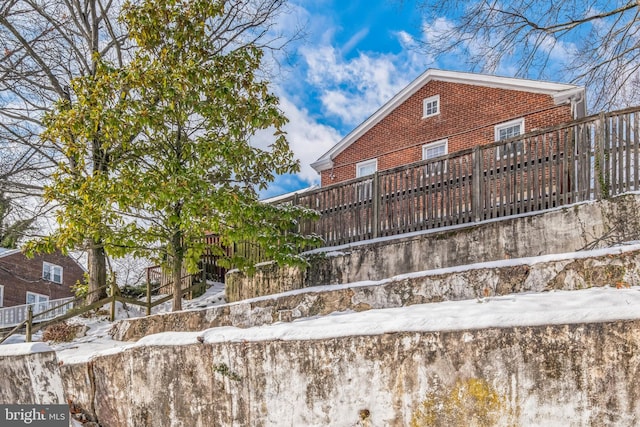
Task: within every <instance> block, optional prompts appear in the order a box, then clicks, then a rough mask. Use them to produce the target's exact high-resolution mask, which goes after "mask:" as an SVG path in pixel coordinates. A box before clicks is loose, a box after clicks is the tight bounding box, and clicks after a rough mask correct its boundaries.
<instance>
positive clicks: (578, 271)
mask: <svg viewBox="0 0 640 427" xmlns="http://www.w3.org/2000/svg"><path fill="white" fill-rule="evenodd" d="M606 285H610V286H622V287H627V286H640V244H634V245H625V246H619V247H615V248H607V249H600V250H592V251H583V252H578V253H569V254H562V255H547V256H539V257H531V258H520V259H511V260H503V261H494V262H489V263H481V264H475V265H468V266H459V267H452V268H448V269H440V270H431V271H423V272H417V273H409V274H404V275H400V276H396V277H392V278H389V279H385V280H381V281H377V282H372V281H366V282H359V283H351V284H348V285H332V286H316V287H311V288H304V289H299V290H295V291H289V292H285V293H282V294H277V295H270V296H265V297H259V298H254V299H251V300H246V301H241V302H237V303H233V304H226V305H221V306H215V307H211V308H207V309H200V310H190V311H183V312H179V313H165V314H158V315H154V316H148V317H140V318H134V319H124V320H121V321H119V322H117V323H116V324H115V325H114V327H113V328H112V331H111V333H112V335H113V337H114V338H115V339H117V340H125V341H133V340H137V339H140V338H142V337H143V336H146V335H150V334H156V333H160V332H167V331H199V330H202V329H207V328H212V327H218V326H236V327H240V328H248V327H252V326H260V325H265V324H271V323H275V322H278V321H293V320H296V319H299V318H302V317H309V316H318V315H327V314H330V313H333V312H340V311H349V310H352V311H364V310H369V309H376V308H392V307H404V306H410V305H415V304H424V303H430V302H438V301H457V300H464V299H472V300H475V299H476V298H483V297H490V296H496V295H509V294H513V293H517V292H542V291H549V290H562V289H564V290H573V289H584V288H589V287H596V286H606Z"/></svg>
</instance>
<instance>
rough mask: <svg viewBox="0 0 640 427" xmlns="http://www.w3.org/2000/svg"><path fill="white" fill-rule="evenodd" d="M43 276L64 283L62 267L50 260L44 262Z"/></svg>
mask: <svg viewBox="0 0 640 427" xmlns="http://www.w3.org/2000/svg"><path fill="white" fill-rule="evenodd" d="M42 278H43V279H45V280H49V281H51V282H55V283H62V267H60V266H59V265H55V264H51V263H48V262H43V263H42Z"/></svg>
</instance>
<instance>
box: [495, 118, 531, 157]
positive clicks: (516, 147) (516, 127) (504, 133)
mask: <svg viewBox="0 0 640 427" xmlns="http://www.w3.org/2000/svg"><path fill="white" fill-rule="evenodd" d="M523 133H524V119H523V118H521V119H516V120H511V121H510V122H506V123H501V124H499V125H496V126H495V139H496V141H502V140H505V139H511V138H514V137H516V136H518V135H522V134H523ZM523 146H524V143H523V142H522V141H515V142H513V143H511V144H508V145H506V146H504V147H499V151H498V152H497V153H496V157H500V156H507V155H513V154H515V153H521V152H522V148H523Z"/></svg>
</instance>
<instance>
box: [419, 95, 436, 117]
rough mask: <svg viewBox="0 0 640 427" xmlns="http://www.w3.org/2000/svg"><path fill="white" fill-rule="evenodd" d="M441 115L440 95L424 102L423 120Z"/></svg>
mask: <svg viewBox="0 0 640 427" xmlns="http://www.w3.org/2000/svg"><path fill="white" fill-rule="evenodd" d="M437 114H440V95H435V96H430V97H429V98H425V99H424V100H423V101H422V118H423V119H426V118H427V117H431V116H435V115H437Z"/></svg>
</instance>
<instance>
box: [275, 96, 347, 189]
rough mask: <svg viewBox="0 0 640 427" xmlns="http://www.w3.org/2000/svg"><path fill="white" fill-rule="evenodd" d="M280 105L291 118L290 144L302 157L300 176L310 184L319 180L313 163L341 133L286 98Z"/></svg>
mask: <svg viewBox="0 0 640 427" xmlns="http://www.w3.org/2000/svg"><path fill="white" fill-rule="evenodd" d="M280 106H281V108H282V110H283V111H284V113H285V115H286V116H287V117H288V118H289V123H287V125H286V127H285V130H286V131H287V139H288V140H289V145H290V146H291V149H292V150H293V152H294V153H296V157H297V158H298V159H300V164H301V170H300V173H299V174H298V176H299V177H300V178H301V179H303V180H304V181H305V182H308V183H309V184H317V183H318V182H319V176H318V173H317V172H316V171H315V170H314V169H313V168H312V167H311V163H313V162H315V161H316V160H318V158H319V157H320V156H321V155H323V154H324V153H325V152H327V151H328V150H329V149H330V148H331V147H333V146H334V145H335V144H336V143H337V142H338V141H340V138H341V136H340V134H339V133H338V131H336V130H335V129H334V128H332V127H330V126H326V125H323V124H321V123H318V121H317V120H315V119H314V118H313V117H311V116H310V115H309V112H308V111H307V110H306V109H304V108H299V107H298V106H296V105H294V104H293V103H292V102H290V101H289V100H288V99H286V98H281V99H280Z"/></svg>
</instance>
